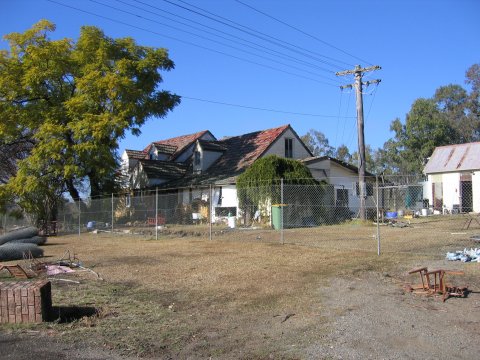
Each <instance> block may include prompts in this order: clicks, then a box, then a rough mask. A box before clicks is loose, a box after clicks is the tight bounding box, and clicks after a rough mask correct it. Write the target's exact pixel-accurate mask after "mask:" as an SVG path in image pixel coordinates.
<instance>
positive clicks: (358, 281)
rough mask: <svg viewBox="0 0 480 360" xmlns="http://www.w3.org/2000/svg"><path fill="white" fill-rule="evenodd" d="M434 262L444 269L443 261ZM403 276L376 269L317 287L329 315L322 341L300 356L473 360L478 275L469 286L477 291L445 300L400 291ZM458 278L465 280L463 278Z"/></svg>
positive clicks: (479, 314)
mask: <svg viewBox="0 0 480 360" xmlns="http://www.w3.org/2000/svg"><path fill="white" fill-rule="evenodd" d="M438 265H440V266H439V267H443V268H444V267H445V264H443V263H437V266H438ZM447 266H448V265H447ZM468 266H474V267H478V265H477V264H470V265H468ZM402 278H403V279H404V278H407V279H408V280H410V279H412V278H411V277H406V276H402ZM402 278H393V277H391V276H389V275H388V274H383V275H382V274H378V273H363V274H358V276H356V277H354V278H351V277H349V278H345V277H341V278H331V279H330V282H329V285H328V287H326V288H321V289H318V291H319V296H320V295H321V296H322V297H323V300H324V305H326V307H325V310H324V311H325V315H326V316H327V317H328V318H329V319H330V323H329V325H328V329H329V330H328V332H327V335H326V337H325V338H324V339H323V341H321V342H316V343H314V344H312V345H311V346H309V347H308V348H306V349H305V352H304V356H305V358H309V359H454V358H455V359H476V358H478V355H479V353H480V343H479V341H478V339H480V293H479V292H478V289H479V288H478V278H477V283H476V284H474V286H473V288H476V290H477V291H475V292H473V293H470V294H469V295H468V296H467V297H466V298H449V299H447V300H446V301H445V302H442V299H441V297H426V296H421V295H416V294H412V293H409V292H404V291H403V290H402V283H403V280H402ZM413 280H414V281H416V282H418V280H419V279H417V278H416V277H415V278H413ZM470 280H473V279H470ZM473 281H474V282H475V280H473ZM458 282H459V283H462V284H465V282H464V280H463V279H462V278H459V279H458Z"/></svg>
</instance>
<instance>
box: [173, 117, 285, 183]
mask: <svg viewBox="0 0 480 360" xmlns="http://www.w3.org/2000/svg"><path fill="white" fill-rule="evenodd" d="M287 129H291V130H292V131H293V129H292V128H291V127H290V125H283V126H280V127H277V128H273V129H267V130H261V131H255V132H252V133H249V134H244V135H240V136H232V137H228V138H223V139H221V140H217V141H215V142H214V144H215V145H216V146H219V147H221V148H222V149H224V150H223V151H224V153H223V155H222V156H221V157H220V158H219V159H218V160H217V161H216V162H215V163H214V164H213V165H212V166H210V168H209V169H208V170H207V171H205V173H203V174H187V175H186V176H185V177H184V178H183V179H181V180H180V181H179V182H178V183H177V182H175V185H176V186H184V185H190V184H202V183H208V182H212V181H214V182H218V181H222V182H227V183H230V182H235V177H236V176H238V175H240V174H241V173H242V172H243V171H245V170H246V169H247V168H248V167H249V166H251V165H252V164H253V163H254V162H255V160H257V159H259V158H260V157H261V156H262V155H263V154H264V153H265V152H266V151H267V150H268V149H269V148H270V147H271V146H272V144H273V143H274V142H275V140H277V139H278V138H279V137H280V136H281V135H282V134H283V133H284V132H285V131H286V130H287ZM202 144H203V143H202ZM211 144H212V142H211Z"/></svg>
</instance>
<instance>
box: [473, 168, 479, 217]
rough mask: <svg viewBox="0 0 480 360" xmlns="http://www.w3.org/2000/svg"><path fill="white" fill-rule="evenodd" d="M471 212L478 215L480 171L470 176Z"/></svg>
mask: <svg viewBox="0 0 480 360" xmlns="http://www.w3.org/2000/svg"><path fill="white" fill-rule="evenodd" d="M472 190H473V211H474V212H476V213H480V171H475V172H474V173H473V175H472Z"/></svg>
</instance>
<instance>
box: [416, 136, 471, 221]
mask: <svg viewBox="0 0 480 360" xmlns="http://www.w3.org/2000/svg"><path fill="white" fill-rule="evenodd" d="M479 154H480V142H474V143H467V144H459V145H447V146H440V147H437V148H435V150H434V152H433V154H432V156H431V157H430V159H429V160H428V162H427V164H426V165H425V168H424V170H423V172H424V173H425V175H426V176H427V185H426V191H425V193H424V196H425V198H426V199H428V201H429V203H430V206H431V207H433V209H434V210H437V211H442V212H471V211H474V212H480V156H479Z"/></svg>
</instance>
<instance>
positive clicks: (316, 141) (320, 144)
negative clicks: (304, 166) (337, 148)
mask: <svg viewBox="0 0 480 360" xmlns="http://www.w3.org/2000/svg"><path fill="white" fill-rule="evenodd" d="M300 139H301V140H302V141H303V142H304V144H305V145H306V146H307V148H308V149H309V150H310V151H311V152H312V154H313V155H314V156H332V155H333V153H334V148H333V147H332V146H330V144H329V142H328V139H327V137H326V136H325V134H324V133H322V132H321V131H317V130H314V129H310V130H309V131H308V132H307V133H306V134H305V135H303V136H301V137H300Z"/></svg>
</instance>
